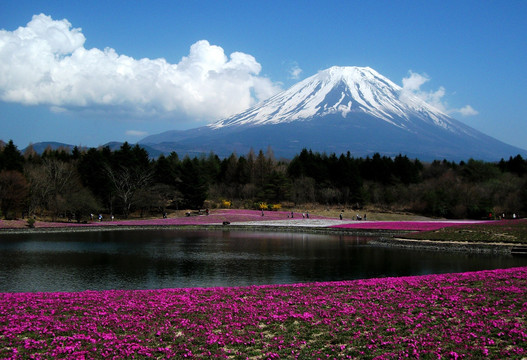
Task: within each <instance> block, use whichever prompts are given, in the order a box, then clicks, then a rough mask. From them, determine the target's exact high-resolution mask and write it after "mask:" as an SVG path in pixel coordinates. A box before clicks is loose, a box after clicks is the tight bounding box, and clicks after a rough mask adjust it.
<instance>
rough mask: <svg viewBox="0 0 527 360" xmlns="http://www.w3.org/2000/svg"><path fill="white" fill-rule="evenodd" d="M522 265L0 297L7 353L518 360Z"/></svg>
mask: <svg viewBox="0 0 527 360" xmlns="http://www.w3.org/2000/svg"><path fill="white" fill-rule="evenodd" d="M526 285H527V267H522V268H515V269H507V270H492V271H481V272H469V273H461V274H444V275H427V276H415V277H401V278H381V279H368V280H357V281H342V282H330V283H313V284H295V285H269V286H251V287H240V288H208V289H171V290H168V289H167V290H133V291H100V292H96V291H85V292H80V293H4V294H0V358H3V359H29V358H33V359H51V358H67V359H93V358H96V359H105V358H113V359H125V358H126V359H128V358H136V359H138V358H139V359H140V358H151V357H153V358H175V359H180V358H199V359H203V358H235V359H245V358H251V359H273V358H276V359H278V358H294V359H319V358H320V359H322V358H324V359H325V358H331V359H346V358H350V359H359V358H360V359H363V358H366V359H399V358H404V357H410V358H420V359H461V358H465V359H469V358H478V359H479V358H490V359H511V358H512V359H514V358H515V359H522V358H525V357H526V356H527V350H526V349H527V347H526V344H527V324H526V320H527V319H526V316H527V286H526Z"/></svg>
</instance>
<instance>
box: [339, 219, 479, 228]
mask: <svg viewBox="0 0 527 360" xmlns="http://www.w3.org/2000/svg"><path fill="white" fill-rule="evenodd" d="M487 222H488V221H470V220H467V221H357V222H353V223H345V224H341V225H333V226H331V227H333V228H341V229H376V230H409V231H414V230H415V231H432V230H438V229H441V228H445V227H451V226H458V225H466V224H483V223H487Z"/></svg>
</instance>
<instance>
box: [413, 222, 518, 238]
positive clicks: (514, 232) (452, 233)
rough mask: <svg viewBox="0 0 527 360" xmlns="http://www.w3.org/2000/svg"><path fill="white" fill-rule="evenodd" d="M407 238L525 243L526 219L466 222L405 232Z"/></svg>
mask: <svg viewBox="0 0 527 360" xmlns="http://www.w3.org/2000/svg"><path fill="white" fill-rule="evenodd" d="M404 238H407V239H424V240H441V241H468V242H486V243H518V244H527V219H522V220H504V221H496V222H493V223H486V224H468V225H459V226H453V227H448V228H442V229H439V230H434V231H422V232H418V233H412V234H407V235H405V236H404Z"/></svg>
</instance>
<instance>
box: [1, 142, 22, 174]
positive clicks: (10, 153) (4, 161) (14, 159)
mask: <svg viewBox="0 0 527 360" xmlns="http://www.w3.org/2000/svg"><path fill="white" fill-rule="evenodd" d="M23 168H24V157H23V156H22V154H21V153H20V151H18V148H17V147H16V145H15V144H14V143H13V140H9V142H8V143H7V145H5V146H4V148H3V149H2V151H1V152H0V170H13V171H19V172H22V169H23Z"/></svg>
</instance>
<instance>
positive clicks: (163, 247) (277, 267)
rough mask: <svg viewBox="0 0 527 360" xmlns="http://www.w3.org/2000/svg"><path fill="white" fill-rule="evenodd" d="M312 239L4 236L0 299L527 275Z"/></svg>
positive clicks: (479, 263) (491, 261) (462, 256)
mask: <svg viewBox="0 0 527 360" xmlns="http://www.w3.org/2000/svg"><path fill="white" fill-rule="evenodd" d="M372 239H373V238H367V237H358V236H337V235H320V234H310V233H298V232H295V233H282V232H248V231H232V230H231V231H229V230H225V231H223V230H218V231H205V230H203V231H201V230H130V231H128V230H127V231H123V230H121V231H90V232H64V233H35V234H1V235H0V292H36V291H46V292H48V291H67V292H69V291H83V290H110V289H161V288H183V287H217V286H222V287H223V286H229V287H231V286H246V285H264V284H288V283H305V282H314V281H337V280H353V279H361V278H372V277H387V276H406V275H423V274H432V273H447V272H464V271H474V270H483V269H497V268H509V267H516V266H526V265H527V258H525V257H512V256H503V255H491V254H489V255H486V254H473V253H470V254H467V253H443V252H434V251H423V250H408V249H397V248H384V247H378V246H374V245H371V244H369V242H370V241H371V240H372Z"/></svg>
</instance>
